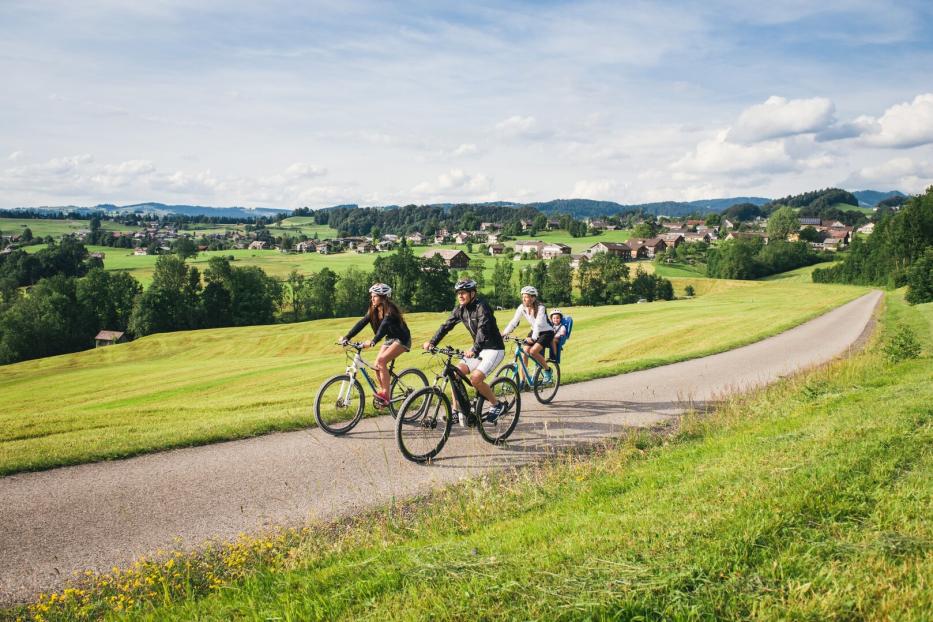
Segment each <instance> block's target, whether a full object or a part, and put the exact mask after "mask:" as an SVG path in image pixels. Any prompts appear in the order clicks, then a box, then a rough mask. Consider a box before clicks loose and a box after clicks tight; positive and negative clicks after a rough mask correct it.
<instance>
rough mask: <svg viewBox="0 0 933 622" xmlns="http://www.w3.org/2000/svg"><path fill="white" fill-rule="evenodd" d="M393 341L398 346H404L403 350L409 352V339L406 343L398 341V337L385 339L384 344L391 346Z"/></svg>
mask: <svg viewBox="0 0 933 622" xmlns="http://www.w3.org/2000/svg"><path fill="white" fill-rule="evenodd" d="M393 343H397V344H399V345H400V346H402V347H403V348H405V351H406V352H411V341H409V342H408V343H404V342H402V341H399V340H398V339H386V343H385V345H386V347H389V346H391V345H392V344H393Z"/></svg>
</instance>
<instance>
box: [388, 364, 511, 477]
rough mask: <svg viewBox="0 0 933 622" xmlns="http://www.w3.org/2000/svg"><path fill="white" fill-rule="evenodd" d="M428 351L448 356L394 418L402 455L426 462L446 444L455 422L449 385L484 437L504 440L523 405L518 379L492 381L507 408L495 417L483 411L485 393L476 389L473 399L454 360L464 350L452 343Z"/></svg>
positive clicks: (496, 443)
mask: <svg viewBox="0 0 933 622" xmlns="http://www.w3.org/2000/svg"><path fill="white" fill-rule="evenodd" d="M425 354H431V355H434V356H438V355H439V356H441V357H446V360H445V361H444V368H443V370H442V371H441V372H440V373H439V374H435V378H434V384H432V385H431V386H429V387H425V388H423V389H418V390H417V391H415V392H414V393H412V394H411V395H409V396H408V399H406V400H405V401H404V402H403V403H402V408H401V410H400V414H399V416H398V418H397V419H396V420H395V440H396V442H397V443H398V448H399V450H400V451H401V452H402V455H403V456H405V458H407V459H408V460H411V461H412V462H419V463H420V462H427V461H428V460H430V459H432V458H434V457H435V456H436V455H437V454H438V453H440V451H441V449H443V448H444V444H445V443H447V438H448V437H449V436H450V428H451V427H452V425H453V417H452V416H451V405H450V398H449V397H447V387H448V385H449V386H450V387H451V388H452V389H453V392H454V395H456V397H457V402H458V404H459V405H461V406H462V407H463V409H464V410H463V412H461V413H460V416H461V417H464V418H465V420H466V421H468V422H472V424H474V425H476V427H478V428H479V433H480V436H482V437H483V440H485V441H486V442H488V443H492V444H493V445H500V444H502V443H503V442H504V441H505V440H506V439H507V438H508V437H509V435H511V434H512V432H513V431H514V430H515V426H516V425H517V424H518V416H519V414H520V413H521V409H522V401H521V395H519V391H518V386H517V385H516V384H515V382H514V381H513V380H512V379H511V378H496V379H495V380H493V381H492V382H491V383H490V385H489V386H490V388H492V390H493V392H494V393H495V395H496V398H497V399H498V400H499V401H500V402H501V401H503V400H504V401H505V405H506V407H505V411H504V412H503V413H502V414H501V415H500V416H499V417H496V418H493V417H491V415H490V413H489V412H488V411H486V412H484V411H485V410H486V409H484V406H485V405H486V400H485V398H484V397H483V396H482V395H479V394H478V393H477V395H476V399H475V400H470V397H469V394H468V393H467V389H468V387H469V386H470V380H469V378H468V377H467V376H466V375H465V374H464V373H463V372H462V371H460V370H459V369H458V368H457V367H456V366H455V365H454V364H453V363H451V359H453V357H455V356H459V357H462V356H463V352H462V351H460V350H456V349H454V348H450V347H446V348H432V349H431V350H430V351H428V352H425Z"/></svg>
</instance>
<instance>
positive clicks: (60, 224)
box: [0, 218, 140, 238]
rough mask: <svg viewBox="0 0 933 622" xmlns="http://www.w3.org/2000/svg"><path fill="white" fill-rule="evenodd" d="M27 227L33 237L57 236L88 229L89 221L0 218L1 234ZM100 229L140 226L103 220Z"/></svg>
mask: <svg viewBox="0 0 933 622" xmlns="http://www.w3.org/2000/svg"><path fill="white" fill-rule="evenodd" d="M27 227H29V229H30V230H31V231H32V235H33V237H37V238H38V237H42V238H44V237H46V236H48V235H50V236H52V237H53V238H59V237H61V236H63V235H69V234H72V233H75V232H77V231H81V230H84V231H90V229H91V221H89V220H54V219H47V218H0V231H2V232H3V235H10V234H15V235H18V234H21V233H22V232H23V229H25V228H27ZM100 227H101V229H104V230H106V231H124V232H134V231H139V229H140V227H134V226H129V225H124V224H121V223H118V222H113V221H111V220H104V221H101V223H100Z"/></svg>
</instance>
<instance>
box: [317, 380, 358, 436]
mask: <svg viewBox="0 0 933 622" xmlns="http://www.w3.org/2000/svg"><path fill="white" fill-rule="evenodd" d="M365 406H366V403H365V402H364V401H363V387H362V386H361V385H360V381H359V380H357V379H356V378H353V377H351V376H349V375H348V374H341V375H339V376H334V377H333V378H331V379H330V380H328V381H327V382H325V383H324V384H323V385H321V390H320V391H318V392H317V397H316V398H315V399H314V418H315V419H316V420H317V424H318V425H319V426H320V428H321V429H322V430H324V431H325V432H327V433H328V434H333V435H334V436H340V435H341V434H346V433H347V432H349V431H350V430H352V429H353V427H354V426H355V425H356V424H357V423H359V422H360V419H362V418H363V408H364V407H365Z"/></svg>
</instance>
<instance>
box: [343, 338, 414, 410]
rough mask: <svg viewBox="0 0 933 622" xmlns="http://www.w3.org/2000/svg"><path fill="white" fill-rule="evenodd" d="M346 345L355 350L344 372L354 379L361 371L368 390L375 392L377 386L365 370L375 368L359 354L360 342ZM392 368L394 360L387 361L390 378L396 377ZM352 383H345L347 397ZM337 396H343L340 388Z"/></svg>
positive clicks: (374, 369)
mask: <svg viewBox="0 0 933 622" xmlns="http://www.w3.org/2000/svg"><path fill="white" fill-rule="evenodd" d="M347 345H348V346H349V347H352V348H354V349H355V350H356V352H355V353H354V354H353V358H352V359H350V364H349V365H347V369H346V374H347V375H348V376H350V378H352V379H354V380H355V379H356V375H357V373H362V374H363V378H365V379H366V383H367V384H369V388H370V390H371V391H372V392H373V393H376V392H377V391H378V388H377V386H376V383H375V382H373V379H372V378H371V377H370V375H369V373H368V372H367V371H366V369H367V368H369V369H371V370H373V373H375V371H376V368H375V367H373V366H372V365H370V364H369V363H367V362H366V361H365V360H363V357H362V356H360V352H361V350H362V348H361V345H360V344H357V343H350V344H347ZM394 368H395V361H394V360H392V361H389V378H390V379H394V378H395V377H396V376H395V371H394ZM352 385H353V383H352V382H350V383H348V384H347V397H349V394H350V390H351V388H352ZM386 390H388V389H386ZM339 397H340V398H344V395H343V391H342V390H341V391H340V393H339ZM399 399H401V398H399Z"/></svg>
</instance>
